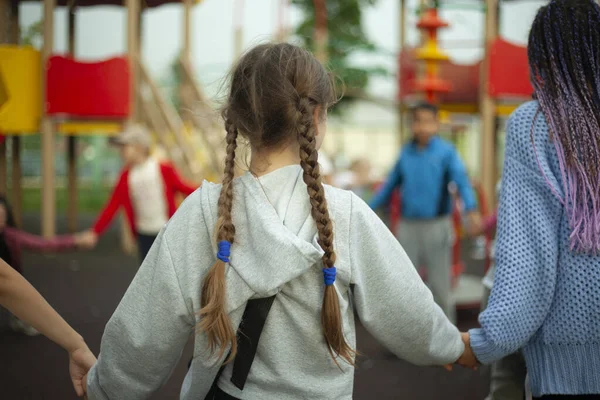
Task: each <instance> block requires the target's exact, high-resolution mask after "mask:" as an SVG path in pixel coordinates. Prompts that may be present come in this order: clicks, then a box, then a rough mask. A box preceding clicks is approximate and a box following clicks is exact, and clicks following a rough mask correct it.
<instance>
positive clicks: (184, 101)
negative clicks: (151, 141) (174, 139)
mask: <svg viewBox="0 0 600 400" xmlns="http://www.w3.org/2000/svg"><path fill="white" fill-rule="evenodd" d="M182 33H183V48H182V49H181V56H180V59H179V60H180V61H181V62H179V63H177V68H179V69H180V70H181V69H182V66H181V63H184V64H186V65H190V64H191V52H192V37H191V35H192V0H183V32H182ZM179 75H180V77H181V79H180V80H179V88H177V89H178V95H179V110H177V111H178V112H179V114H180V115H181V116H182V118H183V120H184V122H186V123H189V118H188V114H189V113H182V112H181V110H182V109H184V108H185V109H192V108H194V105H192V104H190V103H189V102H188V97H189V96H188V93H189V92H190V91H191V90H192V88H191V82H190V81H189V79H187V77H186V76H185V75H184V74H183V71H181V72H180V74H179Z"/></svg>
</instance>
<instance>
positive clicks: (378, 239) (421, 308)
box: [350, 195, 465, 365]
mask: <svg viewBox="0 0 600 400" xmlns="http://www.w3.org/2000/svg"><path fill="white" fill-rule="evenodd" d="M350 243H351V244H350V249H351V254H350V259H351V262H352V278H351V279H352V283H353V284H354V291H353V294H354V304H355V307H356V311H357V312H358V315H359V317H360V320H361V322H362V323H363V324H364V326H365V327H366V328H367V329H368V330H369V332H371V334H372V335H373V336H374V337H375V338H376V339H377V340H378V341H379V342H380V343H382V344H383V345H385V346H386V347H387V348H388V349H390V350H391V351H392V352H393V353H394V354H396V355H397V356H398V357H400V358H403V359H405V360H407V361H409V362H411V363H414V364H417V365H447V364H452V363H455V362H456V361H457V360H458V359H459V357H461V355H462V354H463V352H464V350H465V346H464V344H463V341H462V339H461V335H460V333H459V331H458V329H457V328H456V327H455V326H454V325H452V323H451V322H450V321H449V320H448V318H446V316H445V315H444V313H443V312H442V310H441V309H440V307H439V306H438V305H437V304H436V303H435V302H434V300H433V295H432V294H431V292H430V291H429V289H428V288H427V286H425V284H424V283H423V281H422V280H421V278H420V277H419V274H418V273H417V271H416V269H415V267H414V266H413V264H412V263H411V261H410V259H409V258H408V256H407V255H406V253H405V252H404V250H403V249H402V246H400V244H399V243H398V241H397V240H396V238H395V237H394V236H393V235H392V234H391V232H390V231H389V229H388V228H387V227H386V226H385V225H384V224H383V223H382V222H381V220H380V219H379V218H378V217H377V215H376V214H375V213H374V212H373V211H371V210H370V209H369V207H368V206H367V205H366V204H365V203H364V202H363V201H362V200H360V199H359V198H358V197H357V196H354V195H352V220H351V223H350Z"/></svg>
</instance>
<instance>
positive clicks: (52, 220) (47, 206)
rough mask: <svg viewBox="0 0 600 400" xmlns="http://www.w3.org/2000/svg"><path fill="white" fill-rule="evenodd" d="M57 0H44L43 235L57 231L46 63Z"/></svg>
mask: <svg viewBox="0 0 600 400" xmlns="http://www.w3.org/2000/svg"><path fill="white" fill-rule="evenodd" d="M55 6H56V0H44V45H43V47H42V71H41V73H42V90H43V93H42V101H43V104H42V123H41V135H42V210H41V211H42V235H43V236H44V237H46V238H50V237H52V236H54V234H55V233H56V192H55V188H54V186H55V170H54V150H55V148H54V129H53V126H52V121H51V119H50V118H49V117H48V116H47V115H46V104H45V99H46V64H47V63H48V58H49V57H50V56H51V55H52V50H53V46H54V7H55Z"/></svg>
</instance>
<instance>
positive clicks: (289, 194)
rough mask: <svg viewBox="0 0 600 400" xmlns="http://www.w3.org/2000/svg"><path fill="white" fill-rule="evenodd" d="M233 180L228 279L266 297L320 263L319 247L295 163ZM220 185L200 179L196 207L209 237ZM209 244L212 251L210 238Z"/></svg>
mask: <svg viewBox="0 0 600 400" xmlns="http://www.w3.org/2000/svg"><path fill="white" fill-rule="evenodd" d="M233 185H234V186H233V210H232V219H233V223H234V225H235V229H236V234H235V238H234V242H233V244H232V246H231V257H230V259H231V262H230V264H229V266H230V270H229V271H228V272H227V278H228V279H229V278H230V277H232V278H233V276H232V275H238V276H239V277H240V278H241V279H242V280H243V281H244V282H245V283H246V285H247V286H248V287H249V288H250V289H251V290H252V291H254V292H255V296H253V297H269V296H272V295H274V294H276V293H277V292H278V291H279V288H280V287H281V286H283V285H284V284H286V283H287V282H289V281H291V280H293V279H295V278H297V277H298V276H300V275H302V274H304V273H305V272H306V271H307V270H309V269H310V268H316V265H317V264H319V268H321V267H320V265H321V264H320V261H321V257H322V256H323V250H322V249H321V247H320V246H319V244H318V242H317V227H316V224H315V222H314V220H313V218H312V216H311V213H310V211H311V209H310V201H309V198H308V193H307V187H306V184H305V183H304V181H303V179H302V168H301V167H300V166H299V165H292V166H287V167H283V168H280V169H278V170H276V171H274V172H271V173H269V174H267V175H264V176H262V177H260V178H257V177H255V176H254V175H252V174H250V173H249V172H248V173H246V174H244V175H243V176H241V177H239V178H236V179H234V181H233ZM221 187H222V185H216V184H212V183H209V182H204V184H203V185H202V209H203V214H204V216H205V218H206V223H207V225H208V226H209V229H211V232H210V233H211V237H215V234H214V233H215V232H214V227H215V225H216V221H217V216H218V208H217V203H218V198H219V195H220V193H221ZM211 227H212V228H211ZM213 246H214V249H215V254H216V251H217V248H216V243H213ZM232 306H233V307H235V305H233V304H232Z"/></svg>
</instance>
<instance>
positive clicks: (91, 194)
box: [8, 187, 111, 215]
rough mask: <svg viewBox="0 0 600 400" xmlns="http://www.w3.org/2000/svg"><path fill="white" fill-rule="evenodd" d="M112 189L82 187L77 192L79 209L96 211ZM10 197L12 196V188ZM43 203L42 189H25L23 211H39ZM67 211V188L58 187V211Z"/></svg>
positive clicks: (59, 212) (83, 211)
mask: <svg viewBox="0 0 600 400" xmlns="http://www.w3.org/2000/svg"><path fill="white" fill-rule="evenodd" d="M110 192H111V189H110V188H105V187H99V188H98V187H82V188H79V190H78V192H77V210H78V211H79V212H81V213H96V212H98V211H100V210H101V209H102V206H103V205H104V203H105V202H106V200H107V199H108V196H109V195H110ZM8 196H9V197H8V198H9V199H10V198H11V193H10V190H9V191H8ZM41 204H42V191H41V190H40V189H37V188H24V189H23V212H26V213H35V212H39V211H40V209H41ZM66 212H67V189H66V188H57V189H56V213H57V214H58V215H65V214H66Z"/></svg>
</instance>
